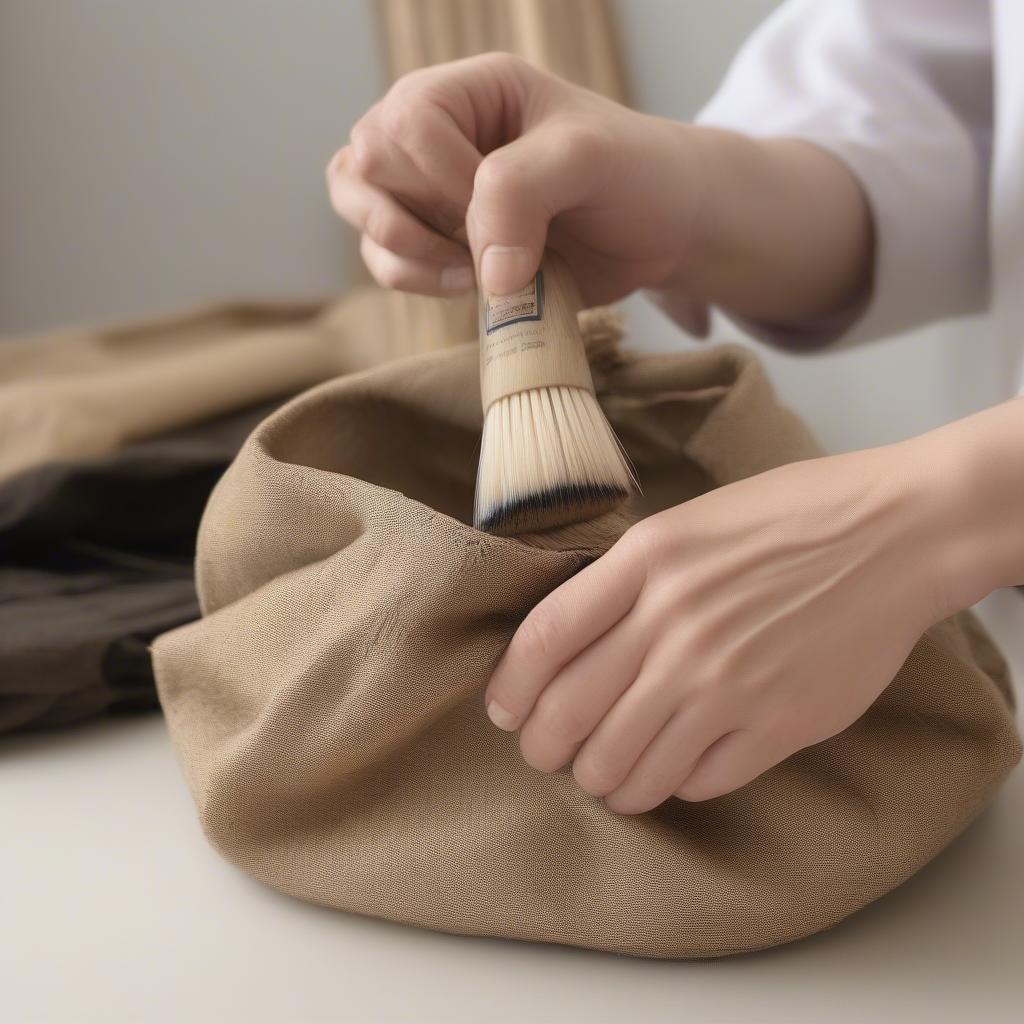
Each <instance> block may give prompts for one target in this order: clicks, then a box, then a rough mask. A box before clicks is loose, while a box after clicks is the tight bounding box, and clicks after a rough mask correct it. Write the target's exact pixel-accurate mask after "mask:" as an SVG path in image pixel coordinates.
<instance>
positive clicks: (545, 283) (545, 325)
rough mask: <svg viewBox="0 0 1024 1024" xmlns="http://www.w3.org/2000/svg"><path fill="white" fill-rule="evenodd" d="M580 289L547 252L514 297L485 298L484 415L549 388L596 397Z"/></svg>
mask: <svg viewBox="0 0 1024 1024" xmlns="http://www.w3.org/2000/svg"><path fill="white" fill-rule="evenodd" d="M582 305H583V303H582V300H581V298H580V293H579V289H578V288H577V287H576V283H575V281H574V280H573V278H572V275H571V274H570V273H569V270H568V268H567V267H566V265H565V263H564V261H563V260H562V259H561V258H560V257H559V256H558V255H557V254H556V253H552V252H550V251H549V252H547V253H545V255H544V259H543V261H542V263H541V266H540V269H539V270H538V271H537V274H536V275H535V277H534V278H533V280H532V281H531V282H530V283H529V284H528V285H527V286H526V287H525V288H523V289H522V290H521V291H518V292H516V293H514V294H512V295H499V296H495V295H487V294H485V293H484V292H481V294H480V391H481V399H482V404H483V408H484V411H485V412H486V410H487V409H489V408H490V407H491V405H493V404H494V403H495V402H496V401H498V400H499V399H501V398H505V397H507V396H508V395H515V394H518V393H519V392H521V391H530V390H532V389H533V388H546V387H573V388H582V389H584V390H585V391H589V392H590V393H591V394H593V393H594V379H593V376H592V375H591V372H590V364H589V362H588V361H587V353H586V349H585V348H584V345H583V336H582V334H581V333H580V328H579V322H578V320H577V314H578V313H579V311H580V309H581V308H582Z"/></svg>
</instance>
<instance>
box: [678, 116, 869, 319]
mask: <svg viewBox="0 0 1024 1024" xmlns="http://www.w3.org/2000/svg"><path fill="white" fill-rule="evenodd" d="M670 130H672V131H674V145H675V149H676V154H677V156H676V159H675V182H676V184H675V195H677V196H679V197H680V198H681V201H680V202H679V205H680V207H681V208H682V211H683V213H682V217H683V220H682V223H681V224H676V225H674V226H673V227H674V230H675V231H676V237H677V239H678V249H677V255H676V260H675V262H676V266H677V267H678V271H677V274H676V275H675V278H674V280H673V282H672V283H673V284H675V285H676V286H677V287H679V288H680V289H682V290H684V291H685V292H687V293H688V294H690V295H693V296H696V297H698V298H700V299H702V300H704V301H706V302H709V303H711V304H714V305H717V306H720V307H723V308H726V309H730V310H732V311H734V312H735V313H738V314H740V315H742V316H744V317H747V318H749V319H752V320H760V321H764V322H767V323H779V324H799V323H801V322H803V321H807V320H821V319H826V318H828V317H832V316H835V315H837V314H838V313H841V312H842V311H845V310H849V309H852V308H855V307H857V306H858V305H859V304H860V303H861V302H863V300H864V299H865V297H866V296H867V294H868V293H869V291H870V287H871V277H872V273H873V263H874V237H873V226H872V219H871V214H870V209H869V206H868V203H867V199H866V196H865V194H864V192H863V189H862V188H861V185H860V183H859V181H858V180H857V179H856V178H855V176H854V175H853V173H852V171H850V170H849V169H848V168H847V167H846V165H845V164H843V163H842V162H841V161H840V160H839V159H838V158H837V157H835V156H833V155H832V154H831V153H829V152H827V151H826V150H824V149H823V148H821V147H819V146H816V145H815V144H813V143H811V142H807V141H805V140H802V139H788V138H758V137H753V136H748V135H744V134H741V133H739V132H733V131H727V130H725V129H720V128H714V127H711V126H707V125H693V124H676V125H672V126H671V128H670Z"/></svg>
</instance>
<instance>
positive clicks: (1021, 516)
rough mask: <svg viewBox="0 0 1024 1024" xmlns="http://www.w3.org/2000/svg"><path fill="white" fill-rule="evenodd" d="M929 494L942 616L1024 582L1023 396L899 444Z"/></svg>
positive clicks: (909, 466) (908, 464)
mask: <svg viewBox="0 0 1024 1024" xmlns="http://www.w3.org/2000/svg"><path fill="white" fill-rule="evenodd" d="M901 445H902V447H903V448H904V449H905V453H906V457H907V463H906V464H907V466H908V470H909V469H910V468H911V467H915V466H916V467H919V468H920V469H921V470H922V472H923V477H922V479H925V480H926V481H927V485H926V486H927V488H928V489H929V490H930V492H931V494H932V495H933V496H934V501H935V507H936V508H937V510H938V513H939V516H940V519H941V522H942V523H943V524H944V528H943V530H942V533H943V538H942V540H941V542H940V545H939V551H938V558H937V561H936V564H937V566H938V568H939V571H940V579H939V581H938V589H939V591H940V595H941V600H942V605H943V607H944V610H945V612H946V613H947V614H953V613H954V612H956V611H959V610H960V609H961V608H966V607H969V606H970V605H972V604H974V603H975V602H976V601H980V600H981V599H982V598H983V597H985V595H987V594H988V593H990V592H991V591H993V590H995V589H997V588H999V587H1005V586H1013V585H1015V584H1021V583H1024V396H1019V397H1017V398H1014V399H1011V400H1010V401H1008V402H1003V403H1001V404H999V405H995V406H993V407H991V408H989V409H984V410H982V411H981V412H978V413H974V414H973V415H971V416H968V417H965V418H964V419H961V420H956V421H954V422H952V423H949V424H946V425H945V426H942V427H939V428H938V429H936V430H931V431H929V432H927V433H925V434H921V435H920V436H918V437H915V438H912V439H910V440H909V441H905V442H901Z"/></svg>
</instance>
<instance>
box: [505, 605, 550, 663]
mask: <svg viewBox="0 0 1024 1024" xmlns="http://www.w3.org/2000/svg"><path fill="white" fill-rule="evenodd" d="M560 628H561V616H560V615H559V614H558V612H557V611H556V610H555V608H554V606H553V604H552V602H550V601H547V602H543V603H541V604H539V605H537V607H536V608H534V609H533V611H532V612H530V614H529V615H527V616H526V618H525V619H524V620H523V622H522V625H520V627H519V629H518V630H516V635H515V636H514V637H513V638H512V643H511V645H510V646H511V648H512V651H511V654H512V657H513V658H515V659H516V660H520V661H524V662H527V663H528V664H530V665H537V664H540V663H546V662H548V661H550V660H552V659H553V658H554V655H555V650H556V647H557V643H558V636H559V632H560Z"/></svg>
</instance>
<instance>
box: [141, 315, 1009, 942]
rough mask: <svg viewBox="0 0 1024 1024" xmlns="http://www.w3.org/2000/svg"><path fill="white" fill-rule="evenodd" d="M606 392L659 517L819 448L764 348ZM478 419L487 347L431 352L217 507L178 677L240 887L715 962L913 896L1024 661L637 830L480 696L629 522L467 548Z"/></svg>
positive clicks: (248, 477)
mask: <svg viewBox="0 0 1024 1024" xmlns="http://www.w3.org/2000/svg"><path fill="white" fill-rule="evenodd" d="M587 323H588V325H589V326H588V328H587V333H588V335H589V336H591V338H592V337H593V335H594V333H595V330H594V327H595V324H596V323H597V321H595V320H594V319H593V318H590V319H589V320H587ZM597 383H598V389H599V393H600V397H601V400H602V403H603V405H604V408H605V409H606V411H607V413H608V415H609V418H610V419H611V422H612V423H613V425H614V426H615V428H616V429H617V430H618V432H619V434H620V436H621V438H622V440H623V442H624V443H625V445H626V447H627V449H628V450H629V452H630V454H631V456H632V457H633V459H634V461H635V463H636V465H637V469H638V471H639V474H640V478H641V480H642V483H643V485H644V488H645V496H644V499H643V501H642V502H641V503H639V504H638V507H637V509H636V510H635V511H636V512H637V513H638V514H646V513H649V512H652V511H654V510H656V509H659V508H662V507H664V506H666V505H668V504H670V503H678V502H681V501H684V500H686V499H687V498H690V497H692V496H695V495H697V494H699V493H702V492H703V491H705V490H707V489H709V488H712V487H716V486H720V485H722V484H725V483H728V482H730V481H733V480H736V479H739V478H742V477H745V476H748V475H750V474H753V473H757V472H760V471H761V470H765V469H768V468H770V467H772V466H775V465H779V464H781V463H784V462H787V461H792V460H795V459H801V458H808V457H812V456H814V455H816V454H818V453H819V451H818V448H817V446H816V445H815V443H814V441H813V439H812V438H811V436H810V435H809V433H808V432H807V430H806V429H805V427H804V426H803V424H802V423H801V422H800V421H799V420H798V419H797V417H796V416H794V415H793V414H792V413H791V412H789V411H788V410H786V409H784V408H782V407H780V406H779V404H778V403H777V402H776V400H775V398H774V396H773V392H772V388H771V386H770V384H769V382H768V380H767V379H766V377H765V375H764V373H763V371H762V369H761V366H760V364H759V362H758V361H757V359H756V358H755V356H754V355H753V354H752V353H750V352H749V351H747V350H746V349H743V348H741V347H739V346H733V345H720V346H717V347H714V348H710V349H705V350H700V351H690V352H684V353H679V354H676V355H668V356H648V357H641V356H623V357H622V358H621V360H620V361H618V362H617V363H613V364H612V365H610V366H605V367H603V368H602V369H601V370H600V371H599V372H598V373H597ZM480 420H481V413H480V407H479V391H478V377H477V349H476V346H474V345H467V346H463V347H459V348H455V349H451V350H449V351H445V352H437V353H432V354H427V355H424V356H420V357H414V358H411V359H409V360H405V361H402V362H399V363H395V364H392V365H390V366H386V367H383V368H380V369H377V370H373V371H369V372H367V373H364V374H360V375H357V376H354V377H349V378H346V379H343V380H337V381H331V382H329V383H327V384H324V385H322V386H320V387H317V388H315V389H313V390H312V391H310V392H308V393H306V394H304V395H302V396H299V397H298V398H297V399H295V400H294V401H292V402H291V403H289V404H288V405H287V406H285V407H284V408H283V409H282V410H280V411H279V412H277V413H276V414H274V415H272V416H271V417H270V418H269V419H267V420H266V421H264V423H263V424H262V425H261V426H260V427H259V428H257V430H256V431H255V432H254V434H253V435H252V436H251V437H250V439H249V441H248V442H247V443H246V445H245V446H244V448H243V450H242V452H241V453H240V455H239V457H238V459H237V460H236V461H235V463H234V464H233V465H232V466H231V468H230V469H229V470H228V472H227V473H226V474H225V476H224V477H223V478H222V479H221V482H220V483H219V484H218V486H217V488H216V489H215V491H214V494H213V496H212V497H211V500H210V504H209V505H208V507H207V510H206V513H205V516H204V519H203V523H202V527H201V531H200V538H199V551H198V585H199V592H200V600H201V604H202V606H203V609H204V611H205V615H206V617H205V618H204V619H202V620H200V621H198V622H195V623H192V624H190V625H188V626H184V627H182V628H179V629H176V630H174V631H172V632H169V633H166V634H164V635H163V636H161V637H160V638H159V639H158V640H157V641H156V644H155V646H154V664H155V670H156V678H157V687H158V693H159V696H160V700H161V703H162V705H163V707H164V709H165V712H166V716H167V720H168V723H169V727H170V731H171V736H172V738H173V741H174V744H175V746H176V749H177V753H178V756H179V758H180V760H181V764H182V766H183V769H184V772H185V776H186V778H187V781H188V785H189V787H190V789H191V792H192V795H193V797H194V799H195V801H196V805H197V808H198V812H199V817H200V821H201V823H202V827H203V829H204V831H205V833H206V835H207V836H208V838H209V839H210V841H211V842H212V843H213V844H214V845H215V846H216V848H217V849H218V850H219V851H220V852H221V853H222V854H223V855H224V856H225V857H227V858H228V859H229V860H230V861H232V862H233V863H234V864H236V865H237V866H238V867H240V868H241V869H242V870H244V871H246V872H247V873H249V874H251V875H252V876H254V877H255V878H258V879H260V880H262V881H264V882H266V883H267V884H269V885H272V886H274V887H275V888H277V889H280V890H281V891H283V892H285V893H288V894H291V895H293V896H296V897H299V898H301V899H304V900H309V901H312V902H315V903H320V904H325V905H327V906H330V907H335V908H338V909H341V910H345V911H353V912H358V913H363V914H368V915H372V916H375V917H382V918H389V919H393V920H396V921H401V922H406V923H409V924H414V925H419V926H424V927H428V928H434V929H439V930H442V931H448V932H456V933H466V934H475V935H495V936H508V937H514V938H519V939H532V940H537V941H543V942H555V943H563V944H568V945H574V946H583V947H593V948H597V949H604V950H613V951H616V952H620V953H627V954H636V955H649V956H655V957H706V956H715V955H721V954H727V953H735V952H740V951H743V950H748V949H756V948H760V947H764V946H770V945H773V944H776V943H781V942H785V941H787V940H790V939H794V938H797V937H799V936H803V935H806V934H809V933H811V932H814V931H817V930H819V929H823V928H827V927H829V926H830V925H832V924H834V923H835V922H837V921H839V920H840V919H841V918H843V917H845V916H846V915H848V914H850V913H851V912H853V911H855V910H857V909H858V908H860V907H862V906H864V905H865V904H866V903H869V902H870V901H872V900H874V899H876V898H877V897H879V896H881V895H883V894H884V893H886V892H888V891H889V890H890V889H892V888H893V887H894V886H896V885H898V884H900V882H902V881H903V880H904V879H906V878H907V877H908V876H909V875H911V874H913V873H914V872H915V871H916V870H917V869H919V868H920V867H921V866H922V865H923V864H924V863H925V862H927V861H928V860H929V859H930V858H931V857H933V856H934V855H935V854H936V853H938V852H939V851H940V850H941V849H942V848H943V847H944V846H945V845H946V844H947V843H949V842H950V840H951V839H953V837H954V836H956V835H957V833H959V832H960V831H961V830H962V829H963V828H964V826H965V825H966V824H967V823H968V822H969V821H970V820H971V819H972V818H973V817H974V816H975V814H976V813H977V812H978V811H979V810H980V809H981V808H982V807H983V806H984V805H985V804H986V803H987V802H988V800H989V799H990V798H991V797H992V795H993V794H994V793H995V792H996V790H997V789H998V787H999V786H1000V784H1001V783H1002V782H1003V780H1004V779H1005V778H1006V776H1007V774H1008V773H1009V772H1010V770H1011V768H1012V767H1013V765H1014V764H1016V762H1017V761H1018V759H1019V757H1020V752H1021V748H1020V741H1019V738H1018V736H1017V733H1016V731H1015V727H1014V721H1013V715H1012V710H1011V708H1012V702H1013V698H1012V695H1011V690H1010V687H1009V681H1008V678H1007V670H1006V665H1005V663H1004V661H1003V659H1002V658H1001V656H1000V654H999V652H998V651H997V650H996V648H995V647H994V646H993V645H992V643H991V642H990V640H989V639H988V637H987V635H986V634H985V633H984V631H983V630H982V628H981V627H980V626H979V624H978V623H977V621H976V620H975V619H974V618H973V617H972V616H971V615H970V614H969V613H962V614H960V615H957V616H955V617H954V618H951V619H949V620H946V621H944V622H942V623H939V624H937V625H936V626H934V627H932V628H931V629H929V630H928V631H927V633H926V634H925V635H924V636H922V638H921V639H920V641H919V642H918V644H917V645H916V646H915V647H914V649H913V651H912V653H911V655H910V657H909V658H908V659H907V661H906V663H905V664H904V666H903V667H902V668H901V670H900V672H899V673H898V675H897V676H896V678H895V680H894V681H893V683H892V684H891V685H890V686H889V687H888V689H887V690H886V691H885V692H884V693H883V694H882V696H881V697H880V698H879V699H878V701H877V702H876V703H875V704H874V705H873V706H872V707H871V709H870V710H869V711H868V712H867V713H866V714H865V715H864V716H863V717H862V718H861V719H860V720H859V721H858V722H856V723H855V724H854V725H853V726H851V727H850V728H849V729H847V730H846V731H845V732H843V733H841V734H840V735H838V736H836V737H834V738H832V739H830V740H828V741H826V742H824V743H821V744H818V745H817V746H815V747H812V748H809V749H807V750H804V751H801V752H800V753H798V754H797V755H795V756H793V757H791V758H789V759H788V760H787V761H786V762H784V763H783V764H781V765H779V766H777V767H776V768H774V769H772V770H771V771H769V772H767V773H766V774H765V775H763V776H762V777H761V778H759V779H757V780H755V781H754V782H752V783H751V784H749V785H747V786H745V787H744V788H742V789H741V790H739V791H737V792H736V793H733V794H730V795H728V796H726V797H722V798H720V799H717V800H712V801H708V802H703V803H684V802H682V801H679V800H677V799H674V798H673V799H670V800H668V801H666V802H665V803H664V804H662V805H661V806H660V807H658V808H656V809H655V810H653V811H651V812H649V813H646V814H641V815H632V816H630V815H618V814H615V813H613V812H612V811H610V810H608V809H607V808H606V807H605V806H604V804H603V803H602V802H601V801H600V800H598V799H595V798H593V797H591V796H590V795H588V794H587V793H585V792H584V791H583V790H581V789H580V788H579V787H578V786H577V785H576V783H575V781H574V780H573V778H572V774H571V769H570V768H569V767H566V768H564V769H562V770H561V771H559V772H556V773H553V774H550V775H547V774H543V773H540V772H537V771H535V770H534V769H532V768H531V767H530V766H529V765H527V764H526V762H525V761H524V760H523V759H522V757H521V756H520V754H519V750H518V745H517V737H516V735H515V734H514V733H506V732H502V731H501V730H499V729H497V728H495V727H494V726H493V725H492V724H491V723H490V722H489V721H488V719H487V717H486V714H485V711H484V707H483V701H482V693H483V688H484V686H485V684H486V682H487V680H488V678H489V676H490V673H491V671H492V669H493V667H494V665H495V663H496V661H497V659H498V657H499V655H500V653H501V651H502V649H503V648H504V647H505V645H506V644H507V642H508V640H509V638H510V636H511V635H512V632H513V630H514V629H515V626H516V624H517V623H518V622H519V621H520V620H521V619H522V618H523V617H524V616H525V615H526V613H527V612H528V611H529V610H530V608H531V607H533V605H534V604H535V603H536V602H537V601H538V600H539V599H540V598H541V597H543V596H544V595H545V594H547V593H548V592H549V591H550V590H552V589H553V588H554V587H555V586H557V585H558V584H559V583H561V582H562V581H563V580H565V579H566V578H568V577H569V576H570V575H571V574H572V573H574V572H576V571H577V570H578V569H579V568H580V567H581V566H582V565H583V564H584V563H585V562H586V560H587V559H589V558H592V557H594V556H597V555H599V554H600V553H601V551H602V550H604V549H605V548H606V547H607V546H608V545H609V544H610V543H611V541H612V539H613V538H614V536H615V534H616V533H617V532H618V531H620V530H621V529H622V525H621V522H619V521H618V520H616V519H613V518H609V519H606V520H604V521H603V522H601V523H597V524H594V529H593V532H592V534H591V535H590V540H589V541H588V540H586V539H582V540H581V536H580V533H579V531H577V532H576V533H572V534H571V533H563V534H557V533H556V534H553V535H552V536H551V537H549V538H548V540H549V542H553V543H554V547H555V549H554V550H544V549H541V548H539V547H537V546H534V545H531V544H527V543H524V542H522V541H520V540H516V539H499V538H494V537H490V536H487V535H485V534H482V533H479V532H478V531H476V530H474V529H472V528H471V527H470V526H468V525H466V521H467V520H468V519H469V517H470V511H471V506H472V491H473V478H474V473H475V467H476V459H477V453H478V447H477V446H478V443H479V430H480ZM681 668H683V669H685V666H681ZM825 682H827V681H823V683H825Z"/></svg>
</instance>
